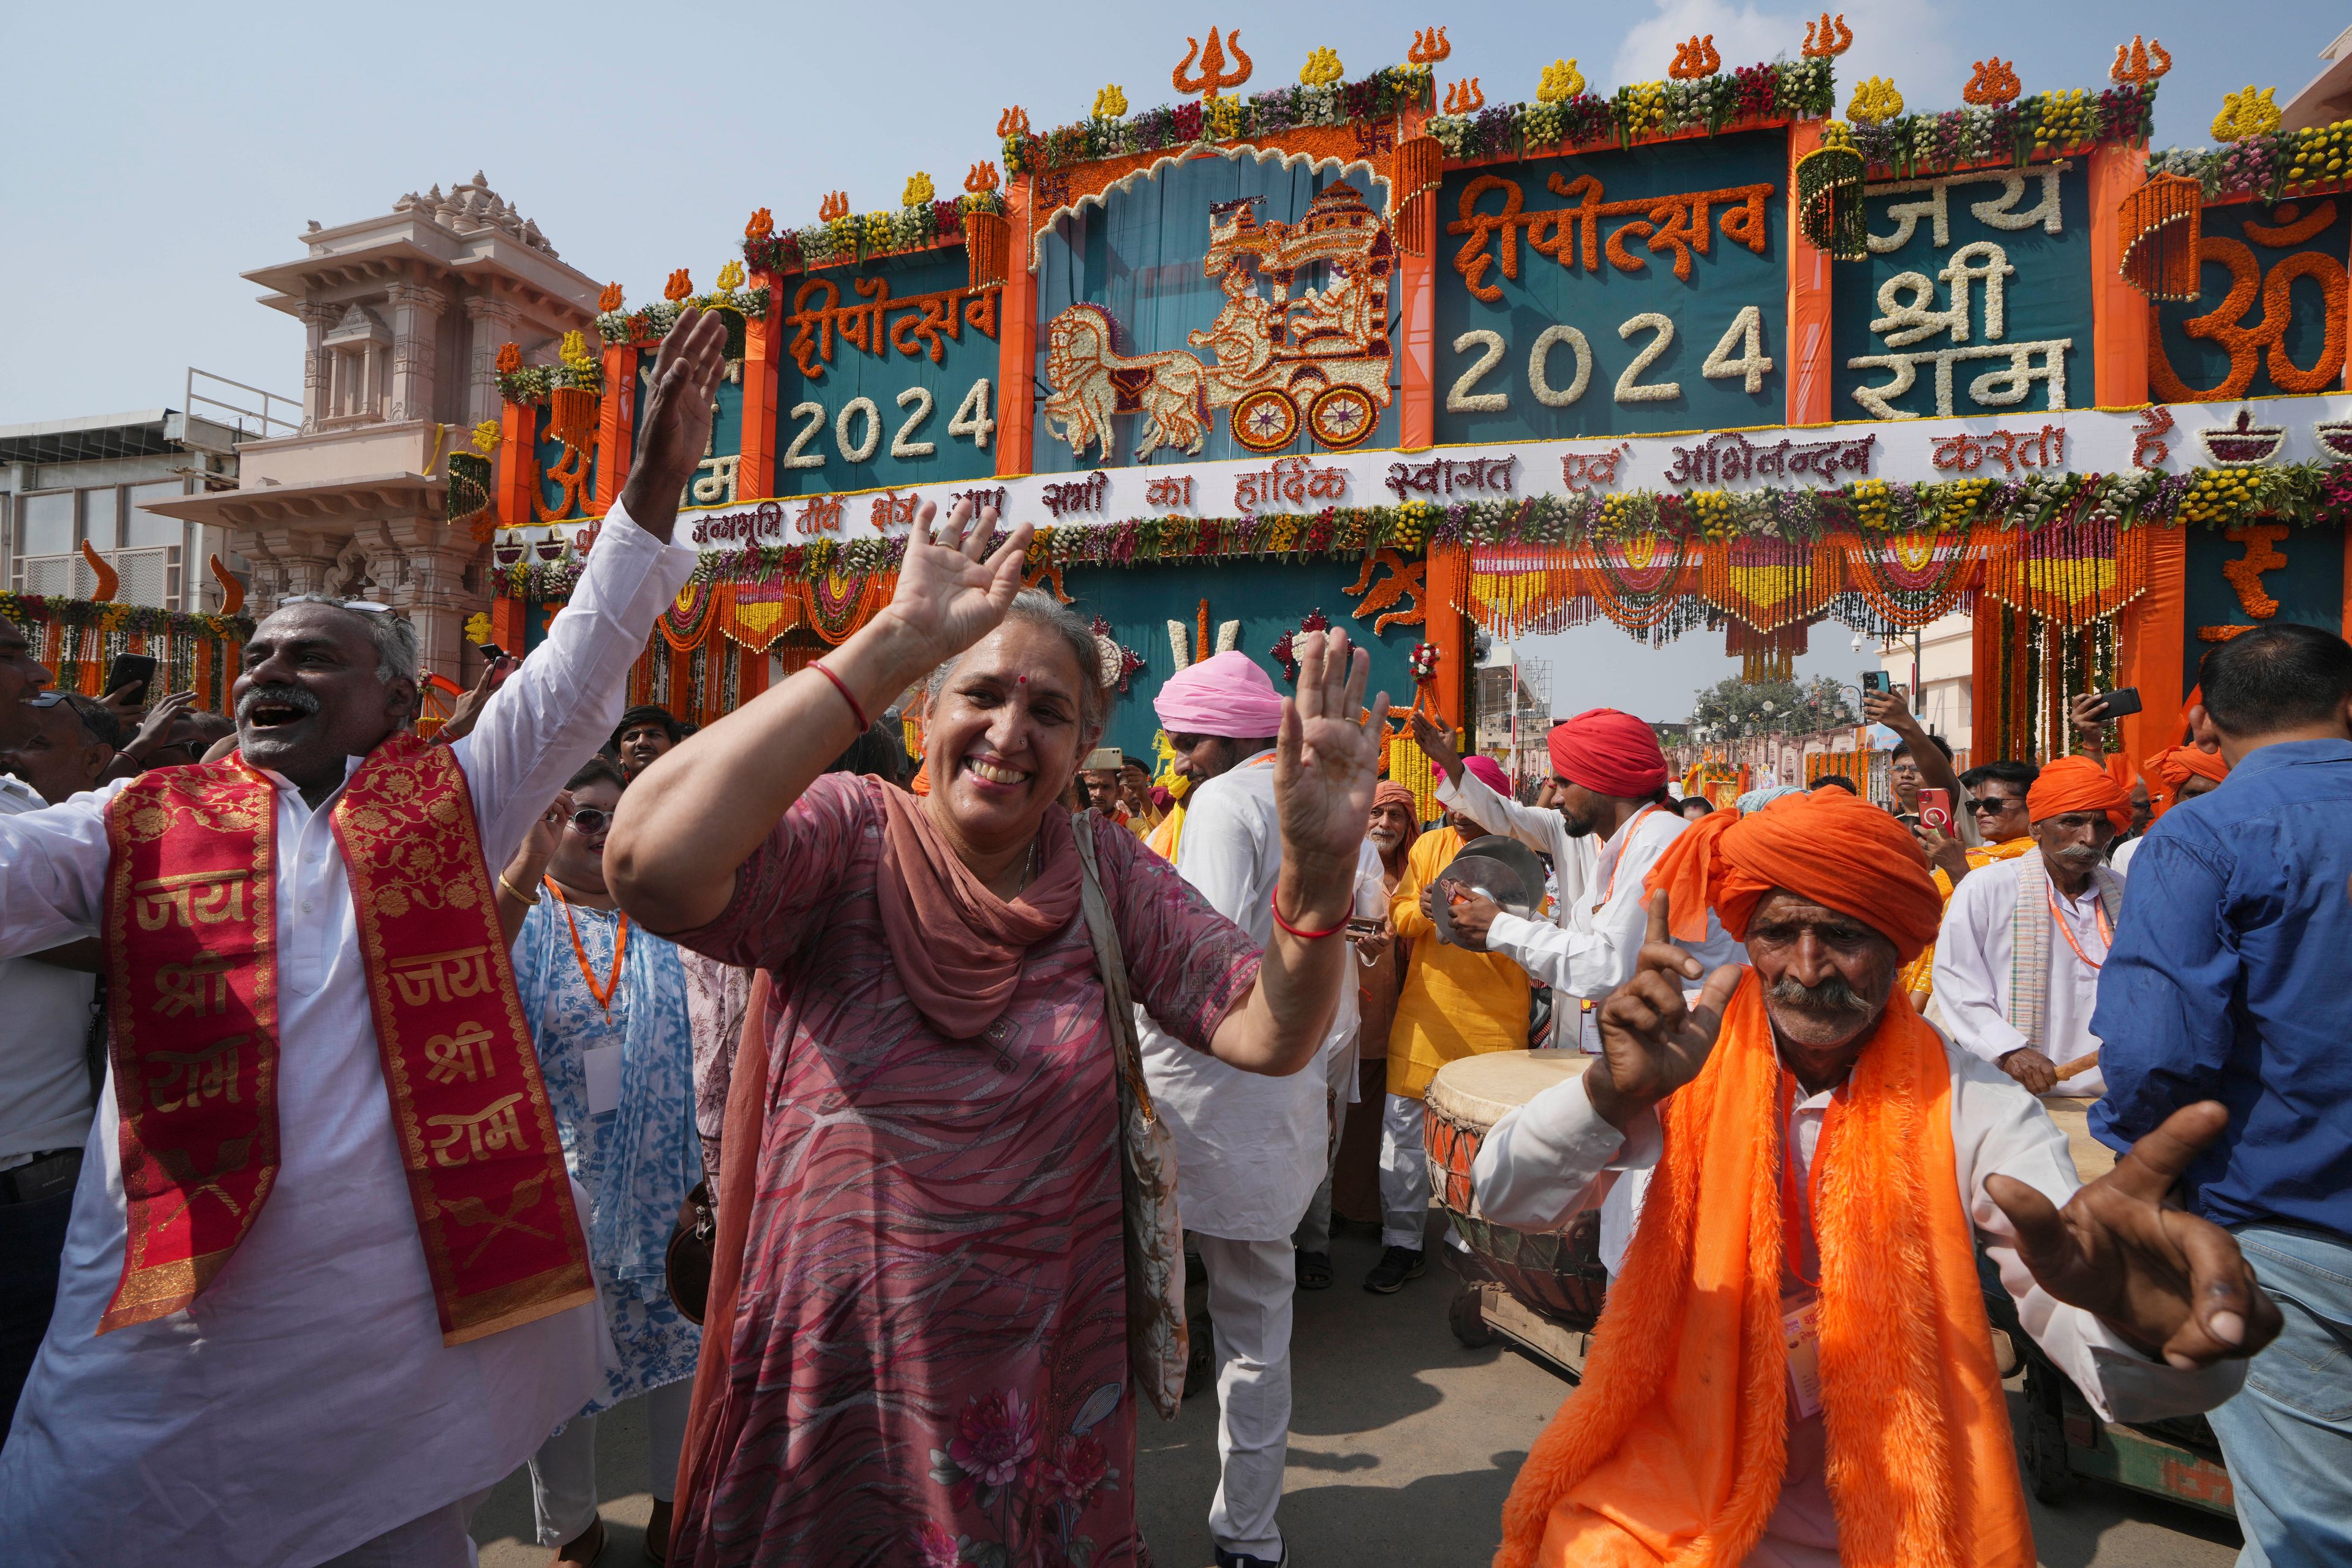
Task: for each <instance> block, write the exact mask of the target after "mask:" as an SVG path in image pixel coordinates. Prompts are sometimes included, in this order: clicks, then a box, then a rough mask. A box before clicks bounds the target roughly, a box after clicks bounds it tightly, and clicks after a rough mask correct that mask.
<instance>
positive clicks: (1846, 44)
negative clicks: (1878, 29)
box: [1804, 11, 1853, 60]
mask: <svg viewBox="0 0 2352 1568" xmlns="http://www.w3.org/2000/svg"><path fill="white" fill-rule="evenodd" d="M1852 47H1853V28H1852V27H1849V26H1846V25H1845V13H1844V12H1843V11H1841V12H1839V13H1838V14H1837V20H1836V21H1834V22H1832V21H1831V20H1830V14H1829V13H1828V12H1827V11H1824V12H1822V19H1821V20H1820V21H1819V22H1808V23H1806V24H1805V51H1804V53H1805V58H1807V59H1809V60H1822V59H1828V58H1832V56H1836V55H1842V54H1843V53H1845V52H1846V50H1848V49H1850V48H1852Z"/></svg>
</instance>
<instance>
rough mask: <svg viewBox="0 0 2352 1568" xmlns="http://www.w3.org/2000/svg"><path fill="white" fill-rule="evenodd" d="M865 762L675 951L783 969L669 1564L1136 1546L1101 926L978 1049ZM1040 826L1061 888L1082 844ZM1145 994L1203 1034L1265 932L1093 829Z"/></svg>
mask: <svg viewBox="0 0 2352 1568" xmlns="http://www.w3.org/2000/svg"><path fill="white" fill-rule="evenodd" d="M889 787H890V786H888V785H886V784H881V783H880V782H878V781H877V780H873V779H865V778H854V777H850V776H847V775H841V774H832V775H827V776H825V777H823V778H820V779H818V780H817V781H816V782H815V783H814V784H811V785H810V786H809V788H808V790H807V792H806V793H805V794H804V795H802V796H801V798H800V799H799V800H798V801H797V802H796V803H795V804H794V805H793V806H792V808H791V810H790V811H789V812H788V813H787V814H786V815H785V816H784V818H783V820H782V823H781V824H779V825H778V826H777V828H776V831H775V832H774V834H773V835H772V837H770V838H769V839H768V840H767V842H766V843H765V844H764V845H763V846H762V847H761V848H760V849H759V850H758V851H756V852H755V853H754V854H753V856H752V858H751V860H749V861H748V862H746V863H745V864H744V866H743V867H742V869H741V871H740V875H739V877H738V880H737V891H736V895H735V898H734V900H733V901H732V903H731V904H730V906H729V907H728V909H727V910H726V911H725V913H723V914H722V915H721V916H720V917H719V919H718V920H717V921H714V922H713V923H711V924H710V925H709V926H708V927H706V928H704V929H703V930H701V931H693V932H688V933H686V934H684V935H683V936H682V937H681V938H680V941H681V944H682V945H685V946H688V947H690V948H693V949H695V950H698V951H699V952H705V953H708V954H709V955H711V956H712V957H714V958H718V959H720V960H723V961H724V962H727V963H739V964H745V965H755V966H758V967H761V968H764V969H767V970H769V971H771V972H772V985H773V993H772V994H773V1000H772V1005H771V1006H770V1008H769V1011H768V1015H767V1018H766V1034H767V1039H768V1042H769V1051H770V1055H771V1060H772V1066H771V1068H770V1071H769V1082H768V1090H767V1100H766V1107H765V1115H764V1117H763V1118H762V1120H761V1129H762V1131H761V1142H760V1152H759V1160H758V1179H757V1184H756V1191H755V1194H754V1196H753V1207H752V1210H751V1217H750V1236H749V1241H748V1245H747V1246H746V1247H745V1252H744V1260H743V1275H742V1281H741V1286H740V1292H739V1295H738V1303H737V1310H736V1313H735V1317H734V1321H733V1322H732V1324H731V1325H722V1324H719V1323H713V1324H712V1325H711V1331H712V1332H713V1333H714V1334H719V1333H729V1334H730V1335H731V1338H730V1341H729V1343H730V1357H729V1363H728V1365H729V1378H728V1381H729V1386H728V1388H727V1390H726V1399H725V1411H724V1415H722V1416H721V1418H720V1422H721V1424H720V1426H719V1430H718V1431H717V1433H716V1434H715V1439H716V1440H715V1442H714V1443H713V1445H712V1446H711V1448H710V1450H709V1451H710V1456H711V1458H710V1460H709V1463H710V1466H711V1468H710V1471H709V1481H708V1484H705V1485H701V1486H698V1488H697V1489H696V1490H697V1496H696V1498H695V1499H694V1500H693V1501H692V1503H691V1504H690V1505H688V1511H686V1512H684V1513H682V1514H681V1516H680V1518H679V1519H678V1521H677V1529H676V1537H677V1539H676V1547H677V1557H678V1560H679V1562H680V1563H692V1564H696V1565H698V1568H699V1565H708V1564H717V1563H729V1564H733V1563H823V1564H826V1565H828V1568H832V1565H842V1568H847V1565H851V1564H877V1565H878V1564H893V1565H896V1564H904V1563H916V1564H920V1565H922V1568H957V1565H959V1564H965V1563H971V1564H980V1565H985V1568H1016V1565H1017V1568H1028V1565H1032V1564H1037V1565H1049V1568H1056V1565H1059V1564H1064V1563H1068V1564H1072V1565H1074V1568H1095V1565H1100V1564H1117V1563H1131V1562H1134V1561H1136V1560H1138V1558H1139V1554H1140V1542H1139V1539H1138V1537H1137V1534H1136V1529H1135V1494H1134V1468H1135V1405H1134V1401H1133V1398H1132V1395H1131V1391H1130V1389H1129V1384H1128V1374H1127V1341H1126V1308H1125V1297H1124V1294H1123V1284H1122V1263H1121V1254H1120V1228H1119V1227H1120V1200H1119V1176H1118V1121H1117V1112H1118V1100H1117V1095H1116V1091H1115V1088H1114V1081H1113V1078H1112V1067H1113V1057H1112V1046H1111V1041H1110V1038H1109V1034H1108V1021H1107V1019H1106V1017H1105V1015H1104V1000H1103V986H1102V981H1101V978H1100V976H1099V975H1098V974H1097V972H1096V967H1095V961H1094V955H1093V952H1092V950H1091V948H1090V947H1089V945H1088V942H1087V931H1086V922H1085V921H1084V920H1083V919H1082V918H1079V917H1078V916H1076V915H1075V914H1074V915H1072V916H1071V917H1070V919H1069V920H1068V921H1067V923H1066V925H1065V926H1064V927H1063V928H1062V929H1061V930H1060V931H1059V932H1058V933H1056V934H1053V935H1049V936H1047V937H1045V939H1043V940H1041V941H1039V942H1036V943H1035V944H1034V945H1033V946H1032V947H1030V949H1029V950H1028V952H1027V955H1026V957H1025V959H1024V962H1023V963H1022V966H1021V970H1020V975H1019V982H1018V984H1017V986H1015V987H1014V989H1013V995H1012V1000H1011V1002H1010V1003H1009V1005H1006V1007H1005V1009H1004V1012H1003V1015H1002V1016H1000V1017H999V1018H998V1019H997V1021H996V1022H995V1023H994V1024H993V1025H992V1026H989V1027H988V1028H987V1029H986V1030H985V1031H984V1032H982V1034H980V1035H979V1036H977V1037H974V1038H971V1039H969V1040H956V1039H951V1038H949V1037H945V1036H943V1035H942V1034H940V1032H939V1031H938V1030H936V1029H935V1028H934V1027H932V1026H931V1025H930V1023H929V1021H928V1020H927V1019H926V1018H925V1017H924V1016H923V1015H922V1014H921V1012H920V1011H919V1010H918V1008H917V1007H916V1005H915V1004H914V1001H913V1000H912V998H911V997H910V996H909V994H908V987H907V985H906V984H904V982H903V980H902V978H901V974H900V970H899V966H898V962H897V961H896V960H894V958H893V956H892V952H891V948H890V945H889V943H888V942H887V941H886V938H885V935H884V925H883V916H882V912H881V908H880V898H879V896H878V892H879V889H878V888H877V883H878V881H879V879H883V878H886V877H888V876H891V875H894V874H895V873H894V871H893V869H892V861H891V859H890V857H889V855H888V854H887V852H886V846H887V844H888V843H889V833H890V826H889V824H888V821H887V812H886V807H885V798H886V797H885V795H884V793H883V792H885V791H887V789H888V788H889ZM1070 823H1071V819H1070V818H1069V816H1067V815H1066V813H1063V812H1061V811H1059V810H1058V809H1055V810H1051V811H1049V812H1048V814H1047V818H1046V823H1045V842H1046V844H1047V848H1046V851H1045V855H1046V860H1047V863H1048V864H1047V876H1045V877H1041V879H1040V885H1041V886H1042V885H1043V884H1044V883H1045V881H1046V880H1048V879H1050V875H1051V872H1052V871H1053V869H1054V863H1055V861H1057V860H1066V859H1070V858H1075V852H1074V849H1073V847H1072V844H1071V839H1070V831H1071V829H1070ZM1096 846H1097V853H1098V855H1099V857H1100V860H1101V864H1102V868H1103V880H1104V884H1105V892H1106V895H1107V897H1108V902H1109V905H1110V910H1111V913H1112V918H1113V919H1114V921H1116V922H1117V925H1118V936H1119V942H1120V945H1121V947H1122V948H1123V949H1124V951H1125V953H1126V957H1127V963H1128V968H1129V975H1128V978H1129V985H1130V987H1131V988H1132V991H1133V994H1134V996H1135V999H1136V1001H1137V1002H1138V1003H1139V1004H1140V1005H1142V1006H1143V1008H1144V1009H1145V1010H1146V1011H1148V1012H1149V1013H1150V1015H1151V1016H1153V1017H1154V1018H1156V1019H1157V1020H1158V1021H1159V1022H1160V1025H1161V1026H1163V1027H1164V1028H1166V1029H1167V1030H1168V1031H1169V1033H1171V1035H1173V1036H1175V1037H1177V1038H1179V1039H1181V1040H1183V1041H1184V1042H1186V1043H1187V1044H1189V1045H1191V1046H1192V1047H1195V1048H1197V1049H1202V1050H1206V1049H1207V1048H1208V1046H1209V1041H1210V1038H1211V1037H1212V1035H1213V1033H1214V1032H1215V1030H1216V1027H1217V1025H1218V1023H1219V1022H1220V1020H1222V1019H1223V1017H1224V1016H1225V1013H1226V1011H1227V1010H1228V1009H1229V1008H1230V1007H1231V1006H1232V1005H1234V1002H1235V1001H1236V1000H1238V999H1239V998H1240V997H1242V996H1243V995H1244V994H1246V993H1247V992H1248V991H1249V989H1250V987H1251V984H1252V983H1253V981H1254V980H1255V976H1256V974H1257V970H1258V954H1257V951H1256V949H1255V946H1254V945H1253V944H1252V943H1251V942H1250V941H1249V939H1248V937H1247V936H1246V935H1245V934H1244V933H1243V932H1242V931H1240V930H1239V929H1238V928H1236V927H1235V926H1234V925H1233V924H1232V923H1231V922H1230V921H1226V920H1224V919H1223V918H1222V917H1221V916H1219V915H1217V914H1216V913H1215V912H1214V911H1213V910H1211V909H1209V907H1208V906H1207V905H1206V904H1205V903H1203V902H1202V900H1200V898H1199V897H1198V895H1196V894H1195V893H1194V892H1193V891H1192V889H1191V887H1190V886H1189V885H1188V884H1187V883H1185V882H1184V881H1183V879H1181V878H1180V877H1178V876H1177V875H1176V872H1175V870H1174V868H1172V867H1171V866H1170V865H1168V863H1167V862H1165V861H1163V860H1160V859H1159V858H1157V857H1154V856H1152V855H1150V854H1149V853H1147V852H1146V851H1145V850H1144V849H1143V847H1141V846H1140V845H1139V843H1138V842H1137V841H1136V839H1135V838H1134V837H1133V836H1132V835H1131V834H1129V833H1127V832H1125V831H1124V830H1122V829H1119V828H1118V827H1116V826H1111V825H1109V824H1108V823H1098V824H1097V827H1096Z"/></svg>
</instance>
